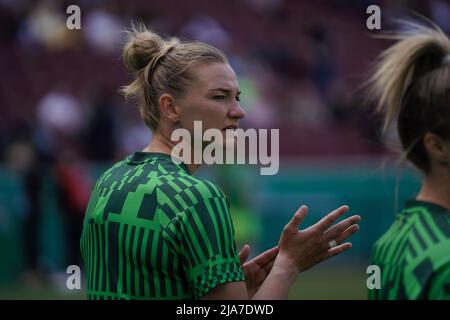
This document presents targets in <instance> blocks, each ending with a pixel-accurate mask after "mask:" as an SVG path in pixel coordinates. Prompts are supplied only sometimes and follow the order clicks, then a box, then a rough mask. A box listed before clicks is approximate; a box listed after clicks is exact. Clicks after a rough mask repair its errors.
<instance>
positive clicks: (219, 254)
mask: <svg viewBox="0 0 450 320" xmlns="http://www.w3.org/2000/svg"><path fill="white" fill-rule="evenodd" d="M186 193H187V197H186V201H185V202H186V203H188V202H189V205H188V206H186V207H185V208H184V209H183V211H182V212H181V213H180V214H179V215H177V219H174V220H172V224H173V225H172V226H171V227H170V228H169V229H171V230H176V232H172V233H167V236H170V234H172V235H173V234H177V237H176V238H174V237H172V239H171V240H170V242H171V243H176V245H175V246H173V247H174V248H175V250H177V251H178V253H179V255H180V256H181V260H182V265H183V269H184V273H185V275H186V277H187V280H188V282H189V285H190V287H191V289H192V291H193V293H194V296H195V298H196V299H198V298H201V297H203V296H204V295H205V294H207V293H208V292H209V291H211V290H212V289H214V288H215V287H216V286H218V285H219V284H224V283H228V282H234V281H242V280H245V277H244V274H243V271H242V269H241V265H240V262H239V255H238V251H237V248H236V242H235V239H234V234H235V233H234V226H233V223H232V219H231V215H230V210H229V203H228V200H227V198H226V197H225V195H224V194H223V192H222V191H221V190H220V189H219V188H218V187H217V186H215V185H214V184H212V183H210V182H208V181H198V182H197V183H195V184H193V185H192V186H191V187H190V188H189V189H188V190H186ZM188 199H189V200H188Z"/></svg>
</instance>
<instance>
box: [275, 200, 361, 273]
mask: <svg viewBox="0 0 450 320" xmlns="http://www.w3.org/2000/svg"><path fill="white" fill-rule="evenodd" d="M348 210H349V207H348V206H342V207H339V208H338V209H336V210H334V211H333V212H331V213H329V214H328V215H326V216H325V217H324V218H322V219H321V220H320V221H319V222H317V223H316V224H314V225H312V226H311V227H309V228H307V229H305V230H299V226H300V224H301V222H302V221H303V220H304V219H305V217H306V215H307V213H308V208H307V207H306V206H301V207H300V208H299V210H298V211H297V212H296V213H295V214H294V216H293V217H292V219H291V221H289V223H288V224H286V226H285V227H284V229H283V232H282V233H281V237H280V241H279V243H278V248H279V252H278V255H277V258H276V260H275V263H274V267H275V266H276V267H277V268H281V269H288V270H291V271H294V272H296V273H298V272H302V271H305V270H308V269H309V268H311V267H313V266H314V265H316V264H318V263H320V262H322V261H324V260H326V259H328V258H331V257H333V256H335V255H337V254H340V253H342V252H344V251H346V250H348V249H350V248H351V247H352V244H351V243H350V242H346V243H344V241H345V240H346V239H347V238H348V237H349V236H351V235H352V234H354V233H355V232H357V231H358V230H359V226H358V225H357V223H358V222H359V221H360V220H361V217H360V216H358V215H354V216H351V217H349V218H347V219H345V220H343V221H341V222H339V223H337V224H336V225H334V226H332V224H333V223H334V222H335V221H336V220H337V219H338V218H339V217H340V216H342V215H343V214H344V213H346V212H347V211H348ZM333 240H334V241H336V246H335V247H333V248H331V247H330V242H331V241H333Z"/></svg>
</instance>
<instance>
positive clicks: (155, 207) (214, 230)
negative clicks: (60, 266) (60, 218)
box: [81, 152, 245, 299]
mask: <svg viewBox="0 0 450 320" xmlns="http://www.w3.org/2000/svg"><path fill="white" fill-rule="evenodd" d="M81 252H82V256H83V260H84V262H85V269H86V279H87V280H86V281H87V294H88V298H89V299H198V298H200V297H202V296H204V295H205V294H206V293H207V292H209V291H210V290H211V289H213V288H214V287H216V286H217V285H219V284H223V283H227V282H233V281H242V280H245V278H244V274H243V272H242V269H241V266H240V263H239V256H238V253H237V248H236V243H235V241H234V227H233V223H232V220H231V217H230V212H229V203H228V200H227V198H226V197H225V195H224V194H223V192H222V191H221V190H220V189H219V188H218V187H217V186H215V185H214V184H212V183H211V182H209V181H206V180H202V179H198V178H195V177H193V176H191V175H190V173H189V171H188V169H187V166H186V165H185V164H183V163H181V164H175V163H174V162H172V159H171V156H170V155H168V154H163V153H145V152H136V153H134V154H133V155H131V156H129V157H127V158H125V159H124V160H122V161H120V162H118V163H117V164H115V165H114V166H113V167H112V168H110V169H109V170H108V171H107V172H105V173H104V174H103V175H102V176H101V177H100V178H99V180H98V181H97V183H96V186H95V189H94V190H93V193H92V196H91V199H90V202H89V205H88V208H87V212H86V217H85V220H84V225H83V233H82V236H81Z"/></svg>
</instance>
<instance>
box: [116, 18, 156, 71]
mask: <svg viewBox="0 0 450 320" xmlns="http://www.w3.org/2000/svg"><path fill="white" fill-rule="evenodd" d="M164 43H165V41H164V40H163V39H162V38H161V37H160V36H159V35H158V34H156V33H154V32H152V31H150V30H148V29H146V28H145V26H142V25H140V26H138V27H136V26H133V28H132V30H131V31H130V32H128V41H127V43H126V44H125V46H124V48H123V53H122V55H123V62H124V64H125V67H126V68H127V70H129V71H131V72H136V71H139V70H141V69H143V68H145V66H146V65H147V64H148V63H149V62H150V61H151V60H152V59H153V58H154V57H155V56H157V55H158V54H159V52H160V50H161V48H162V47H163V46H164Z"/></svg>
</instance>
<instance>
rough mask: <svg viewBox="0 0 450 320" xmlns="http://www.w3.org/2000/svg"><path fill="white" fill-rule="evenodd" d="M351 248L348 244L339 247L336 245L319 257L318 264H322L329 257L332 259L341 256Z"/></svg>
mask: <svg viewBox="0 0 450 320" xmlns="http://www.w3.org/2000/svg"><path fill="white" fill-rule="evenodd" d="M351 247H352V244H351V243H350V242H346V243H343V244H341V245H338V246H336V247H334V248H331V249H329V250H328V251H326V252H324V253H323V254H322V255H320V256H319V259H318V262H317V263H319V262H322V261H324V260H327V259H329V258H331V257H334V256H336V255H338V254H341V253H343V252H345V251H347V250H349V249H350V248H351Z"/></svg>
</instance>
